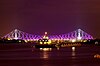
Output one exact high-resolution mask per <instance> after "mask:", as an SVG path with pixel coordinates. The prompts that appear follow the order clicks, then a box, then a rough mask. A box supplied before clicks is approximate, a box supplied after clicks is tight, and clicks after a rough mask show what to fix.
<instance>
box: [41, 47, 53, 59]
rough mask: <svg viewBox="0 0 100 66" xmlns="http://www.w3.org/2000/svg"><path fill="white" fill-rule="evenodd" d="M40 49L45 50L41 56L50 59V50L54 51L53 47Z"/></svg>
mask: <svg viewBox="0 0 100 66" xmlns="http://www.w3.org/2000/svg"><path fill="white" fill-rule="evenodd" d="M40 51H43V52H42V55H41V58H43V59H48V58H49V53H48V51H52V48H40Z"/></svg>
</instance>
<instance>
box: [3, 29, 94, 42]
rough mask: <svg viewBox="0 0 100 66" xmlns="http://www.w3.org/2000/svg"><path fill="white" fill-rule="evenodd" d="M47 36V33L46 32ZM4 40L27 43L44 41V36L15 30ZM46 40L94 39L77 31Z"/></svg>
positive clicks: (52, 36) (51, 36)
mask: <svg viewBox="0 0 100 66" xmlns="http://www.w3.org/2000/svg"><path fill="white" fill-rule="evenodd" d="M45 34H47V32H45ZM2 38H6V39H8V40H12V39H15V40H17V39H21V40H25V41H36V40H39V39H42V38H43V36H41V35H34V34H29V33H26V32H23V31H20V30H18V29H15V30H14V31H12V32H10V33H8V34H7V35H5V36H3V37H2ZM44 38H49V39H50V40H62V41H63V40H71V41H72V42H75V41H76V40H89V39H93V37H92V36H91V35H89V34H88V33H86V32H84V31H83V30H81V29H77V30H75V31H72V32H70V33H65V34H60V35H48V37H46V36H44Z"/></svg>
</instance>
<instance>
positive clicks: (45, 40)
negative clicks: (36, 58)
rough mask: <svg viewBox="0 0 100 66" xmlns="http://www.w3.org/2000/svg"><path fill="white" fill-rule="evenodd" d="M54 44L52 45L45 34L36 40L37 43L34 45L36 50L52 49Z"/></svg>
mask: <svg viewBox="0 0 100 66" xmlns="http://www.w3.org/2000/svg"><path fill="white" fill-rule="evenodd" d="M55 45H56V44H52V43H51V40H50V39H49V38H48V36H47V32H45V35H44V36H43V38H42V39H39V40H38V43H37V44H36V45H35V47H36V48H54V47H56V46H55Z"/></svg>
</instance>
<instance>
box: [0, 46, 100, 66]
mask: <svg viewBox="0 0 100 66" xmlns="http://www.w3.org/2000/svg"><path fill="white" fill-rule="evenodd" d="M17 45H18V44H17ZM15 46H16V44H15V45H9V46H6V45H4V46H1V49H0V66H100V59H97V58H94V55H95V54H100V46H92V45H86V46H80V47H65V48H34V47H24V46H23V45H21V46H20V47H18V46H17V47H15ZM22 46H23V47H22Z"/></svg>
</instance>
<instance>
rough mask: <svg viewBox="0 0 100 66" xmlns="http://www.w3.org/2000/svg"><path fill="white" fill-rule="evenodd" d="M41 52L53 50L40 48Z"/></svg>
mask: <svg viewBox="0 0 100 66" xmlns="http://www.w3.org/2000/svg"><path fill="white" fill-rule="evenodd" d="M40 50H41V51H51V50H52V48H40Z"/></svg>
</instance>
